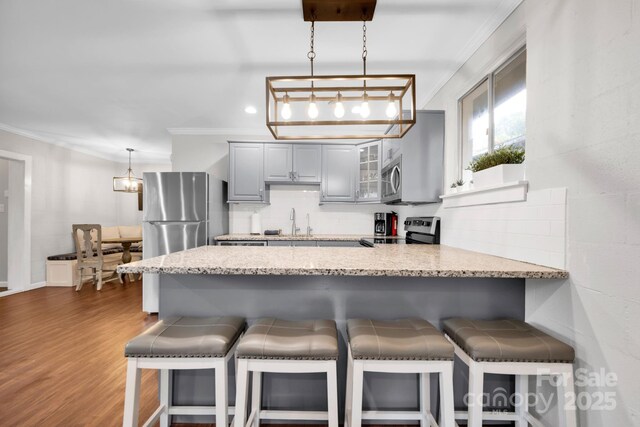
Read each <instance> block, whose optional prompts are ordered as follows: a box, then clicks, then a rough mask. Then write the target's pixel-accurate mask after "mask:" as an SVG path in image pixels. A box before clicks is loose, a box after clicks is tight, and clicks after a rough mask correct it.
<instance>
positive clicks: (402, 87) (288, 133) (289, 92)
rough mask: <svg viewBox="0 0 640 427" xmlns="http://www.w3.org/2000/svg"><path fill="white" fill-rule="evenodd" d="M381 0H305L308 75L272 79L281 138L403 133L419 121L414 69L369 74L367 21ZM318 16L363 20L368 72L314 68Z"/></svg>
mask: <svg viewBox="0 0 640 427" xmlns="http://www.w3.org/2000/svg"><path fill="white" fill-rule="evenodd" d="M375 7H376V0H323V1H319V0H302V9H303V16H304V20H305V21H308V22H311V28H310V33H309V34H310V38H309V42H310V50H309V52H308V53H307V58H308V59H309V65H310V74H309V75H308V76H280V77H267V79H266V102H267V105H266V109H265V111H266V116H267V117H266V119H267V120H266V121H267V127H268V128H269V131H270V132H271V134H272V135H273V137H274V138H275V139H280V140H304V139H316V140H318V139H380V138H402V136H404V134H405V133H407V132H408V131H409V129H411V127H412V126H413V125H414V124H415V123H416V76H415V75H414V74H367V53H368V51H367V21H371V20H372V19H373V13H374V10H375ZM316 21H329V22H344V21H355V22H357V21H360V22H362V74H360V75H329V76H317V75H315V74H314V72H313V69H314V60H315V59H316V51H315V23H316Z"/></svg>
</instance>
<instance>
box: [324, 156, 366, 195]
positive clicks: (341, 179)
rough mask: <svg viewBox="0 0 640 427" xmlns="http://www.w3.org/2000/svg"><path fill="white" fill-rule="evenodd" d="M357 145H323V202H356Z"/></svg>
mask: <svg viewBox="0 0 640 427" xmlns="http://www.w3.org/2000/svg"><path fill="white" fill-rule="evenodd" d="M356 154H357V148H356V146H355V145H323V146H322V183H321V184H320V201H321V202H355V200H356V185H355V181H356Z"/></svg>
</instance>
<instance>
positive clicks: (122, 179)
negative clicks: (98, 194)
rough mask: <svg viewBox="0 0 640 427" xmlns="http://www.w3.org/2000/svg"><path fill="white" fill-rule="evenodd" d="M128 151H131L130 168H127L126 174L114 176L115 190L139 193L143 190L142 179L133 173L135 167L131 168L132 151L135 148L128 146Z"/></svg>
mask: <svg viewBox="0 0 640 427" xmlns="http://www.w3.org/2000/svg"><path fill="white" fill-rule="evenodd" d="M127 151H128V152H129V169H127V174H126V175H125V176H114V177H113V191H119V192H123V193H139V192H141V191H142V179H141V178H137V177H136V176H135V175H134V174H133V169H131V153H132V152H133V148H127Z"/></svg>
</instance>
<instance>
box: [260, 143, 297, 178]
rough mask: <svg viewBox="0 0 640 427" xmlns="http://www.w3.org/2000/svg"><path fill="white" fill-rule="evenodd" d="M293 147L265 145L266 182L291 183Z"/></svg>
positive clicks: (287, 145) (288, 145) (289, 145)
mask: <svg viewBox="0 0 640 427" xmlns="http://www.w3.org/2000/svg"><path fill="white" fill-rule="evenodd" d="M292 172H293V147H292V146H291V144H264V180H265V181H267V182H291V180H292V178H291V173H292Z"/></svg>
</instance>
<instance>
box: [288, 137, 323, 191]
mask: <svg viewBox="0 0 640 427" xmlns="http://www.w3.org/2000/svg"><path fill="white" fill-rule="evenodd" d="M321 165H322V146H320V145H307V144H294V145H293V180H294V181H295V182H304V183H312V184H313V183H315V184H317V183H319V182H320V174H321V173H322V166H321Z"/></svg>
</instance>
